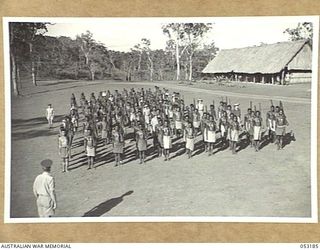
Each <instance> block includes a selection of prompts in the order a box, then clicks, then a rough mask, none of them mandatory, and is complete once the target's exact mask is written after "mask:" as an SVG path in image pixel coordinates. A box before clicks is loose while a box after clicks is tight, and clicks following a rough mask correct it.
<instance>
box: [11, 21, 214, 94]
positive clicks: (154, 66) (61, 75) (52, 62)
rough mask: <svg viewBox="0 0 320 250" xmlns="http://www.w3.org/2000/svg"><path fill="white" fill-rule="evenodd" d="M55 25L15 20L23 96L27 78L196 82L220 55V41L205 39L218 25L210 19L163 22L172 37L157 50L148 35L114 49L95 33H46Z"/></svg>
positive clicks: (14, 67)
mask: <svg viewBox="0 0 320 250" xmlns="http://www.w3.org/2000/svg"><path fill="white" fill-rule="evenodd" d="M48 25H52V24H50V23H27V22H23V23H20V22H12V23H10V24H9V31H10V63H11V82H12V87H13V93H14V95H19V88H21V86H20V85H21V84H20V85H19V82H21V78H24V77H30V78H31V81H32V84H33V85H34V86H37V81H38V80H39V79H89V80H97V79H114V80H124V81H143V80H148V81H154V80H157V81H161V80H178V81H179V80H188V81H191V80H193V79H194V78H197V76H198V75H199V74H200V72H201V71H202V69H203V68H204V67H205V66H206V65H207V64H208V62H209V61H211V60H212V59H213V58H214V56H215V55H216V53H217V51H218V48H217V47H216V46H215V44H214V42H211V43H209V44H204V43H203V40H204V39H203V37H204V36H205V34H206V33H207V32H208V31H209V30H211V29H212V25H211V24H209V23H208V24H206V23H170V24H166V25H163V26H162V31H163V33H164V35H166V36H167V38H168V39H167V43H166V48H165V49H156V50H153V49H151V43H152V41H151V40H150V39H148V38H146V37H145V38H142V39H141V41H140V42H139V43H137V44H136V45H134V46H133V47H132V48H131V50H130V51H128V52H122V51H116V50H112V49H109V48H108V47H107V46H106V45H105V44H102V43H100V42H98V41H96V40H95V39H94V37H93V34H92V33H91V32H90V31H86V32H85V33H82V34H79V35H77V36H76V38H75V39H72V38H70V37H67V36H60V37H51V36H47V35H45V33H46V32H47V31H48V30H47V27H48Z"/></svg>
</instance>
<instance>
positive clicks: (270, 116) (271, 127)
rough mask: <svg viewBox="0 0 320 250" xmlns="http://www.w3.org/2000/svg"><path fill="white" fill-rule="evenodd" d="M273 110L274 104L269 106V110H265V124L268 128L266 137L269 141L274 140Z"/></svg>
mask: <svg viewBox="0 0 320 250" xmlns="http://www.w3.org/2000/svg"><path fill="white" fill-rule="evenodd" d="M275 125H276V124H275V110H274V106H273V105H272V106H270V110H269V111H268V112H267V117H266V126H267V129H268V138H269V140H270V142H274V139H275V138H274V137H275Z"/></svg>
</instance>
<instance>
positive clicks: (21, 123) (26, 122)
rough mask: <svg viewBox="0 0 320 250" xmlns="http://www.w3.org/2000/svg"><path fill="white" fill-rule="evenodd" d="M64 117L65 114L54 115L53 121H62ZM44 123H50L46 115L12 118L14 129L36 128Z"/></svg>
mask: <svg viewBox="0 0 320 250" xmlns="http://www.w3.org/2000/svg"><path fill="white" fill-rule="evenodd" d="M62 117H63V115H56V116H55V117H54V120H53V122H54V123H57V122H58V121H61V119H62ZM44 124H46V125H47V124H48V121H47V119H46V118H45V117H44V116H41V117H37V118H31V119H12V120H11V128H12V129H29V128H34V127H37V126H39V125H44ZM48 129H49V128H48Z"/></svg>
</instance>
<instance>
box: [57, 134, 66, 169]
mask: <svg viewBox="0 0 320 250" xmlns="http://www.w3.org/2000/svg"><path fill="white" fill-rule="evenodd" d="M58 147H59V155H60V157H61V160H62V172H68V167H69V139H68V137H67V136H66V130H65V129H64V128H62V129H61V131H60V136H59V139H58Z"/></svg>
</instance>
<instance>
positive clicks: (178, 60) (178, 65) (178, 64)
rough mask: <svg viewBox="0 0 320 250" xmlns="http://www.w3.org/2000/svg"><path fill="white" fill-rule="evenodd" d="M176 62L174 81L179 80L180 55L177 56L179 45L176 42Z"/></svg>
mask: <svg viewBox="0 0 320 250" xmlns="http://www.w3.org/2000/svg"><path fill="white" fill-rule="evenodd" d="M176 62H177V78H176V80H177V81H179V80H180V55H179V43H178V41H177V42H176Z"/></svg>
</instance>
